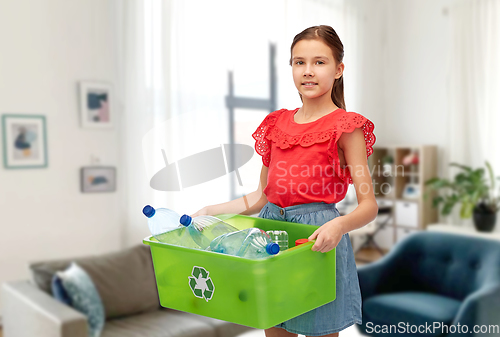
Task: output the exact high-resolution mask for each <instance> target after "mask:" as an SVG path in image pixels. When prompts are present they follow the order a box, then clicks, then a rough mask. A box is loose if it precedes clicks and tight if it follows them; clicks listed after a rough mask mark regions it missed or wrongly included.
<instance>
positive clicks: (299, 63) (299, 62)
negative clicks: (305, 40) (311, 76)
mask: <svg viewBox="0 0 500 337" xmlns="http://www.w3.org/2000/svg"><path fill="white" fill-rule="evenodd" d="M302 63H304V62H303V61H297V62H295V64H298V65H301V64H302ZM316 63H319V64H325V62H323V61H316Z"/></svg>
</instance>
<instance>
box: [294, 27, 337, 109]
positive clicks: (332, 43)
mask: <svg viewBox="0 0 500 337" xmlns="http://www.w3.org/2000/svg"><path fill="white" fill-rule="evenodd" d="M300 40H320V41H323V42H324V43H325V44H326V45H327V46H328V47H330V49H331V50H332V54H333V57H334V59H335V61H336V62H337V64H339V63H341V62H342V60H343V59H344V45H343V44H342V42H341V41H340V38H339V36H338V35H337V33H336V32H335V30H333V28H332V27H330V26H325V25H321V26H313V27H309V28H307V29H304V30H303V31H302V32H300V33H299V34H297V35H295V37H294V38H293V42H292V46H291V47H290V65H292V56H291V55H292V50H293V47H294V46H295V45H296V44H297V42H299V41H300ZM299 95H300V93H299ZM300 100H302V95H300ZM332 101H333V103H335V105H336V106H338V107H339V108H342V109H344V110H345V109H346V108H345V100H344V75H342V76H340V78H338V79H336V80H335V82H333V89H332Z"/></svg>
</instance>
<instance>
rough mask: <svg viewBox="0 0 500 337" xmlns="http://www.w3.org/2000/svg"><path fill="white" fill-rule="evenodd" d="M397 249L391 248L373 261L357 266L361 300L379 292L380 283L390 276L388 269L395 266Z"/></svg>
mask: <svg viewBox="0 0 500 337" xmlns="http://www.w3.org/2000/svg"><path fill="white" fill-rule="evenodd" d="M398 254H399V252H398V249H392V250H391V251H390V252H389V253H388V254H387V255H385V256H384V257H382V258H381V259H380V260H377V261H375V262H372V263H369V264H366V265H363V266H359V267H358V268H357V269H358V278H359V287H360V289H361V297H362V298H363V300H365V299H367V298H369V297H371V296H373V295H375V294H380V292H381V291H380V290H381V289H380V288H381V285H382V284H384V283H385V279H386V278H387V277H390V274H391V273H390V270H391V269H393V268H395V265H396V264H397V258H398Z"/></svg>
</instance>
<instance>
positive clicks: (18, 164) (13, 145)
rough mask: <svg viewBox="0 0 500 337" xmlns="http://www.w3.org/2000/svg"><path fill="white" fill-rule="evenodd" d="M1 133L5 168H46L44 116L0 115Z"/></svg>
mask: <svg viewBox="0 0 500 337" xmlns="http://www.w3.org/2000/svg"><path fill="white" fill-rule="evenodd" d="M2 133H3V164H4V167H5V168H7V169H23V168H43V167H47V165H48V161H47V133H46V126H45V116H42V115H14V114H12V115H10V114H6V115H2Z"/></svg>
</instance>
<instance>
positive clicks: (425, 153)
mask: <svg viewBox="0 0 500 337" xmlns="http://www.w3.org/2000/svg"><path fill="white" fill-rule="evenodd" d="M412 153H413V154H415V155H417V156H418V164H412V165H404V164H403V161H404V158H405V157H406V156H408V155H409V154H412ZM387 157H392V164H386V168H387V165H390V172H389V170H387V171H384V161H385V159H387ZM368 166H369V169H370V172H372V181H373V188H374V192H375V195H376V197H377V200H379V202H384V203H388V202H390V203H392V205H393V212H392V218H391V219H390V220H389V222H388V226H390V227H388V232H387V233H388V234H385V235H390V232H392V244H394V243H396V242H398V241H399V240H401V239H402V238H403V237H404V236H406V235H408V234H410V233H411V232H414V231H418V230H424V229H425V228H426V227H427V225H428V224H430V223H435V222H436V221H437V216H438V213H437V209H435V208H433V207H432V196H433V195H434V193H432V192H431V193H430V197H429V198H427V199H424V194H425V193H426V192H427V186H425V185H424V184H425V181H427V180H428V179H431V178H433V177H436V176H437V147H436V146H434V145H410V146H384V147H382V146H374V147H373V154H372V155H371V156H370V157H369V158H368ZM411 188H413V190H415V191H417V192H418V193H417V194H416V195H415V197H412V198H410V197H408V196H407V193H405V189H411Z"/></svg>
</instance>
